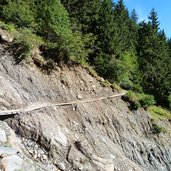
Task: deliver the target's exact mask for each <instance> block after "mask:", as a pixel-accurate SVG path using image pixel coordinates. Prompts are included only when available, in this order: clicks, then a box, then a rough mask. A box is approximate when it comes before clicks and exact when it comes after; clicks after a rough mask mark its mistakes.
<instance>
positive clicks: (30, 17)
mask: <svg viewBox="0 0 171 171" xmlns="http://www.w3.org/2000/svg"><path fill="white" fill-rule="evenodd" d="M31 6H32V4H31V3H30V1H25V0H9V1H7V4H6V5H3V7H2V15H3V18H4V19H5V21H7V22H13V23H15V24H16V25H17V26H19V27H33V26H34V23H35V21H34V15H35V14H34V12H33V10H31Z"/></svg>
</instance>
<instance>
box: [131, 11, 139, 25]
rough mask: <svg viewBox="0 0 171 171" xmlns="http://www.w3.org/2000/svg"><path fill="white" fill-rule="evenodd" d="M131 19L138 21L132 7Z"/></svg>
mask: <svg viewBox="0 0 171 171" xmlns="http://www.w3.org/2000/svg"><path fill="white" fill-rule="evenodd" d="M131 19H132V20H133V21H134V22H135V23H137V22H138V15H137V13H136V11H135V9H133V10H132V11H131Z"/></svg>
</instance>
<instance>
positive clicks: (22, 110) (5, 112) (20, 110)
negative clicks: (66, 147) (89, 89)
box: [0, 91, 127, 116]
mask: <svg viewBox="0 0 171 171" xmlns="http://www.w3.org/2000/svg"><path fill="white" fill-rule="evenodd" d="M126 93H127V91H123V92H122V93H120V94H114V95H111V96H102V97H92V98H88V99H80V100H73V101H68V102H36V103H33V104H30V105H28V106H26V107H22V108H18V109H11V110H3V111H0V116H8V115H17V114H22V113H26V112H31V111H35V110H39V109H42V108H45V107H54V106H66V105H74V104H79V103H90V102H95V101H101V100H105V99H110V98H115V97H120V96H124V95H125V94H126Z"/></svg>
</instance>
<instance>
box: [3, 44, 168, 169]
mask: <svg viewBox="0 0 171 171" xmlns="http://www.w3.org/2000/svg"><path fill="white" fill-rule="evenodd" d="M0 61H1V62H0V87H1V91H0V110H7V109H17V108H20V107H24V106H27V105H31V104H34V103H44V102H66V101H70V100H78V99H84V98H86V99H87V98H92V97H99V96H103V95H105V96H108V95H112V94H113V93H114V92H113V90H112V89H110V88H108V87H104V86H103V85H102V83H101V82H99V81H97V80H96V79H95V78H93V77H92V76H91V75H90V74H89V73H88V72H87V71H86V70H85V69H83V68H81V67H78V66H70V67H65V66H63V67H60V68H59V67H56V69H55V71H53V72H52V73H50V74H47V73H46V71H43V70H41V69H40V68H37V67H36V66H35V65H34V64H29V65H27V64H20V65H15V64H14V62H13V61H14V60H13V58H12V56H11V55H10V54H9V53H8V52H5V51H4V49H3V47H1V48H0ZM0 118H1V120H3V123H4V121H5V122H6V123H8V125H9V126H10V127H11V128H12V129H13V130H14V131H15V133H16V134H17V135H20V141H21V142H22V143H21V144H22V145H23V148H22V149H24V150H25V151H26V152H27V153H28V154H29V156H30V160H31V161H33V159H31V158H34V159H35V160H36V161H39V163H44V162H47V161H48V162H51V163H53V164H54V165H55V169H56V170H60V171H78V170H81V171H170V170H171V148H170V146H171V141H170V138H171V137H170V135H169V134H163V133H162V134H160V135H159V136H157V135H154V134H153V133H152V126H151V121H150V118H149V117H148V113H147V112H146V111H144V110H143V109H141V110H139V111H134V112H133V111H130V110H129V108H128V104H127V103H125V102H124V101H122V100H121V99H120V98H119V97H117V98H113V99H106V100H101V101H96V102H90V103H78V104H76V105H67V106H61V107H59V106H58V107H45V108H42V109H40V110H36V111H31V112H27V113H23V114H21V115H16V116H14V117H13V118H11V117H10V118H8V117H2V116H0ZM166 124H167V126H168V128H169V127H170V124H169V123H166ZM0 128H1V127H0ZM0 135H1V136H0V137H1V139H2V142H3V143H4V142H6V139H7V137H6V136H5V133H4V131H3V129H2V130H0ZM16 157H20V156H16ZM20 158H21V157H20ZM14 160H15V161H18V162H19V163H18V164H17V165H16V167H19V166H21V160H20V159H19V158H15V159H14ZM7 161H9V162H10V161H11V158H8V160H7ZM51 166H52V165H51ZM28 168H29V167H27V169H25V170H26V171H27V170H30V169H28ZM17 169H18V168H17ZM44 170H46V171H47V170H49V171H51V170H53V169H52V167H49V168H48V169H47V168H44Z"/></svg>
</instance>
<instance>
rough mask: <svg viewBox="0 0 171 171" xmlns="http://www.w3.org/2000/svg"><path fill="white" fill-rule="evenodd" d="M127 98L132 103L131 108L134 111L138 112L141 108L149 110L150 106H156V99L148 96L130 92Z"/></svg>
mask: <svg viewBox="0 0 171 171" xmlns="http://www.w3.org/2000/svg"><path fill="white" fill-rule="evenodd" d="M125 97H126V99H127V100H128V101H129V102H130V104H131V108H132V109H134V110H137V109H138V108H140V107H144V108H147V107H148V106H151V105H154V104H155V100H154V97H153V96H152V95H148V94H143V93H135V92H133V91H128V93H127V94H126V95H125Z"/></svg>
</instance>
